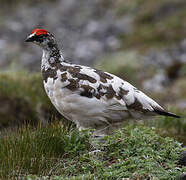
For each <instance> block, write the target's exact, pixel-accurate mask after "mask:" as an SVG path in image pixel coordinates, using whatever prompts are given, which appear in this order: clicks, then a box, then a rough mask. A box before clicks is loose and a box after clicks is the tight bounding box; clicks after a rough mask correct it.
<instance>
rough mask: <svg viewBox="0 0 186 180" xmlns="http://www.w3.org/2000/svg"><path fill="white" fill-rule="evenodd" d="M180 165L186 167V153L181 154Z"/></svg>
mask: <svg viewBox="0 0 186 180" xmlns="http://www.w3.org/2000/svg"><path fill="white" fill-rule="evenodd" d="M178 163H179V165H182V166H186V151H183V152H181V154H180V159H179V162H178Z"/></svg>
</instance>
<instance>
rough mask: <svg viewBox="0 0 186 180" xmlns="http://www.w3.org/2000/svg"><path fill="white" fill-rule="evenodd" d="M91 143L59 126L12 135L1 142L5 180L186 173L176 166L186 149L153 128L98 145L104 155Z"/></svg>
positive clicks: (129, 130)
mask: <svg viewBox="0 0 186 180" xmlns="http://www.w3.org/2000/svg"><path fill="white" fill-rule="evenodd" d="M89 142H92V138H91V137H90V135H89V134H87V132H83V133H81V134H79V133H78V132H77V131H76V130H72V129H71V130H70V131H69V132H67V131H66V129H64V128H63V127H61V126H59V124H54V125H52V126H48V127H45V128H41V127H40V128H38V129H36V130H31V129H28V128H27V129H24V130H23V131H22V132H19V133H18V134H17V135H16V136H15V134H13V135H8V137H7V138H6V139H1V140H0V144H1V146H0V150H1V152H2V155H0V158H1V162H2V164H3V166H1V174H2V175H3V176H2V179H4V178H7V177H8V178H9V179H10V178H15V175H17V178H21V177H25V176H26V175H27V174H29V175H28V176H27V179H28V180H32V179H37V178H38V177H43V179H44V178H45V179H56V180H58V179H72V180H73V179H74V180H75V179H76V180H77V179H83V178H84V179H122V178H131V179H139V178H140V179H153V178H154V179H175V177H177V176H179V175H180V174H181V173H182V172H184V171H186V167H181V166H178V165H177V162H178V158H179V154H180V152H181V151H183V150H184V149H183V148H182V147H181V144H180V143H178V142H176V141H175V140H173V139H171V138H163V137H161V136H159V135H157V134H156V133H155V129H153V128H147V127H143V126H127V127H125V128H123V129H122V130H119V131H117V132H116V133H115V134H114V135H113V136H106V137H105V142H104V143H100V142H97V144H96V146H97V148H98V149H103V148H104V150H102V151H101V152H98V153H96V154H94V153H90V151H92V150H93V146H91V144H90V143H89ZM12 172H13V173H12Z"/></svg>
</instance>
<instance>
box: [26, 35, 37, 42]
mask: <svg viewBox="0 0 186 180" xmlns="http://www.w3.org/2000/svg"><path fill="white" fill-rule="evenodd" d="M34 40H35V36H28V37H27V38H26V39H25V42H33V41H34Z"/></svg>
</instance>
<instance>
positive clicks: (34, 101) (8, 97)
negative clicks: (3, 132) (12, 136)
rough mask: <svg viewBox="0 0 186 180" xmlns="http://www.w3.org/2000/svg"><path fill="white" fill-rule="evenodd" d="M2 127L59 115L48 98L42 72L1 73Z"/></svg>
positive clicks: (33, 122) (0, 116)
mask: <svg viewBox="0 0 186 180" xmlns="http://www.w3.org/2000/svg"><path fill="white" fill-rule="evenodd" d="M0 102H1V103H2V104H3V106H2V107H1V109H0V129H3V128H5V127H11V126H12V127H14V126H18V125H21V124H23V123H26V122H29V123H30V124H33V125H34V124H35V125H36V124H37V123H38V122H40V121H49V120H50V119H51V118H52V117H53V116H57V115H59V114H58V113H57V111H56V110H55V108H54V107H53V105H52V104H51V102H50V100H49V99H48V97H47V95H46V93H45V91H44V88H43V85H42V79H41V75H40V73H35V74H30V73H29V72H27V71H19V72H18V71H7V72H1V73H0Z"/></svg>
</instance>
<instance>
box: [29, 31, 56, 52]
mask: <svg viewBox="0 0 186 180" xmlns="http://www.w3.org/2000/svg"><path fill="white" fill-rule="evenodd" d="M25 41H26V42H33V43H34V44H37V45H39V46H40V47H42V48H43V49H50V48H52V47H54V46H56V45H57V44H56V40H55V38H54V36H53V35H52V34H51V33H50V32H48V31H47V30H45V29H34V30H33V31H32V33H31V34H30V35H29V36H28V37H27V38H26V40H25Z"/></svg>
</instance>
